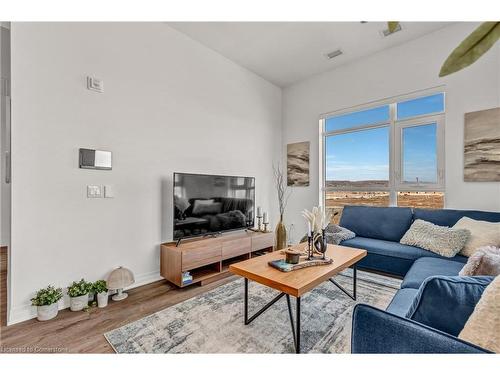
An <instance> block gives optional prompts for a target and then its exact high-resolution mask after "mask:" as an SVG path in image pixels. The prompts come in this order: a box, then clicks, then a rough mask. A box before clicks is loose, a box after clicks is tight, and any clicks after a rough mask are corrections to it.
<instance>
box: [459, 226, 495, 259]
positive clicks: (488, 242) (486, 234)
mask: <svg viewBox="0 0 500 375" xmlns="http://www.w3.org/2000/svg"><path fill="white" fill-rule="evenodd" d="M453 229H467V230H468V231H469V232H470V237H469V240H468V241H467V242H466V243H465V246H464V247H463V249H462V250H461V251H460V254H462V255H465V256H467V257H470V256H471V255H472V254H474V252H475V251H476V250H477V249H478V248H480V247H483V246H497V247H500V222H499V223H490V222H489V221H483V220H474V219H471V218H470V217H466V216H464V217H463V218H461V219H460V220H458V221H457V223H456V224H455V225H454V226H453Z"/></svg>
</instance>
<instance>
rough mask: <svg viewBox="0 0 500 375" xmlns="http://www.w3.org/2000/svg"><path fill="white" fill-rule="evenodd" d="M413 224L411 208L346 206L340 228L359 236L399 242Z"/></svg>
mask: <svg viewBox="0 0 500 375" xmlns="http://www.w3.org/2000/svg"><path fill="white" fill-rule="evenodd" d="M411 222H412V210H411V208H406V207H369V206H345V207H344V209H343V211H342V217H341V219H340V226H342V227H344V228H347V229H349V230H352V231H353V232H354V233H356V235H357V236H361V237H369V238H376V239H379V240H387V241H396V242H399V240H400V239H401V237H403V235H404V234H405V232H406V231H407V230H408V228H409V227H410V224H411Z"/></svg>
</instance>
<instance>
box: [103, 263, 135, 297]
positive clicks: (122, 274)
mask: <svg viewBox="0 0 500 375" xmlns="http://www.w3.org/2000/svg"><path fill="white" fill-rule="evenodd" d="M134 282H135V279H134V274H133V273H132V271H130V270H129V269H128V268H125V267H118V268H117V269H115V270H113V271H112V272H111V273H110V275H109V277H108V288H109V289H116V294H115V295H114V296H113V297H111V299H112V300H113V301H121V300H123V299H125V298H127V297H128V294H127V293H123V288H126V287H127V286H130V285H132V284H133V283H134Z"/></svg>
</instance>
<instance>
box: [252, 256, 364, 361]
mask: <svg viewBox="0 0 500 375" xmlns="http://www.w3.org/2000/svg"><path fill="white" fill-rule="evenodd" d="M328 280H330V281H331V282H332V283H333V284H334V285H335V286H336V287H338V288H339V289H340V290H341V291H342V292H343V293H345V294H346V295H347V296H348V297H350V298H351V299H353V300H354V301H355V300H356V266H354V267H353V293H352V294H351V293H349V292H348V291H347V290H346V289H344V287H342V286H341V285H340V284H339V283H337V282H336V281H335V280H333V278H331V279H328ZM283 296H286V303H287V306H288V315H289V317H290V323H291V326H292V335H293V343H294V347H295V353H300V297H296V299H295V300H296V305H295V319H293V313H292V304H291V302H290V295H288V294H286V293H283V292H282V293H280V294H278V295H277V296H276V297H274V298H273V299H272V300H271V301H270V302H269V303H267V304H266V305H265V306H264V307H263V308H261V309H260V310H259V311H257V312H256V313H255V314H253V315H252V316H250V317H249V316H248V279H247V278H245V299H244V314H245V317H244V319H245V325H248V324H250V323H252V322H253V321H254V320H255V319H256V318H257V317H259V316H260V315H261V314H262V313H263V312H264V311H266V310H267V309H269V308H270V307H271V306H272V305H274V304H275V303H276V302H278V301H279V300H280V299H281V297H283ZM294 320H295V321H294Z"/></svg>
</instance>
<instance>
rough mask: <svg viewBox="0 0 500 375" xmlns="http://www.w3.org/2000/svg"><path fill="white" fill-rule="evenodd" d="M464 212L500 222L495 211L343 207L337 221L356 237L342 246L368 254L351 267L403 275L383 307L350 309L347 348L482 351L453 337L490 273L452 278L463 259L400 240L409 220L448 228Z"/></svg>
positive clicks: (473, 304)
mask: <svg viewBox="0 0 500 375" xmlns="http://www.w3.org/2000/svg"><path fill="white" fill-rule="evenodd" d="M464 216H467V217H470V218H472V219H475V220H483V221H490V222H500V212H484V211H465V210H446V209H443V210H426V209H411V208H402V207H368V206H346V207H344V210H343V213H342V218H341V221H340V225H341V226H343V227H345V228H348V229H350V230H351V231H353V232H354V233H356V237H355V238H353V239H350V240H346V241H343V242H342V243H341V245H344V246H349V247H355V248H362V249H366V250H367V252H368V254H367V256H366V257H365V258H363V259H362V260H361V261H360V262H359V263H358V267H359V268H364V269H368V270H374V271H379V272H384V273H389V274H393V275H396V276H399V277H404V279H403V282H402V284H401V289H400V290H399V291H398V292H397V293H396V295H395V296H394V298H393V300H392V301H391V303H390V304H389V306H388V307H387V310H386V311H382V310H379V309H376V308H373V307H370V306H367V305H363V304H360V305H357V306H356V307H355V309H354V313H353V332H352V352H353V353H449V352H453V353H456V352H459V353H484V352H487V351H486V350H484V349H482V348H479V347H476V346H474V345H471V344H469V343H466V342H464V341H461V340H459V339H458V338H457V335H458V334H459V333H460V331H461V330H462V328H463V326H464V325H465V322H466V321H467V319H468V318H469V316H470V314H471V313H472V311H473V310H474V306H475V305H476V303H477V302H478V301H479V299H480V298H481V295H482V292H483V290H484V289H485V288H486V286H487V285H488V284H489V283H490V282H491V280H492V279H493V278H492V277H486V276H478V277H459V276H458V273H459V272H460V270H461V269H462V267H463V266H464V263H466V262H467V258H466V257H464V256H461V255H457V256H455V257H453V258H444V257H442V256H440V255H438V254H435V253H433V252H430V251H427V250H424V249H421V248H418V247H414V246H407V245H402V244H400V243H399V240H400V239H401V238H402V237H403V235H404V234H405V233H406V231H407V230H408V229H409V228H410V226H411V224H412V223H413V221H415V220H416V219H422V220H426V221H429V222H431V223H434V224H437V225H443V226H450V227H451V226H453V225H454V224H455V223H456V222H457V221H458V220H459V219H460V218H462V217H464Z"/></svg>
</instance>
